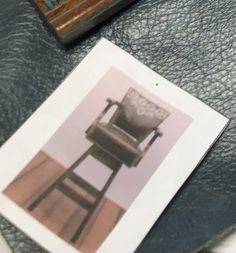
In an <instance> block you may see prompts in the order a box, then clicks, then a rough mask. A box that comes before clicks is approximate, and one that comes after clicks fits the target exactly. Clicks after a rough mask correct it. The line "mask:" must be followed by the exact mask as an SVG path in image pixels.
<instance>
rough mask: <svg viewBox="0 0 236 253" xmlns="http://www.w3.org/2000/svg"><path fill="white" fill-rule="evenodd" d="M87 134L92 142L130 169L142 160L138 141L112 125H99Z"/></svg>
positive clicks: (90, 129) (94, 126)
mask: <svg viewBox="0 0 236 253" xmlns="http://www.w3.org/2000/svg"><path fill="white" fill-rule="evenodd" d="M86 133H87V138H88V139H89V140H90V141H92V142H93V143H94V144H96V145H97V146H99V147H100V148H102V149H104V150H105V151H106V152H108V153H109V154H111V155H112V156H114V157H115V158H116V159H118V160H119V161H121V162H122V163H124V164H126V165H127V166H128V167H133V166H135V165H136V164H137V162H138V161H139V160H140V159H141V155H142V151H141V149H140V148H139V144H138V143H137V141H136V140H135V139H133V138H132V137H130V136H129V135H127V134H126V133H125V132H123V131H122V130H121V129H119V128H117V127H115V126H114V125H112V124H105V123H98V124H97V125H93V126H91V127H90V128H89V129H88V130H87V131H86Z"/></svg>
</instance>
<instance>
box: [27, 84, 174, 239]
mask: <svg viewBox="0 0 236 253" xmlns="http://www.w3.org/2000/svg"><path fill="white" fill-rule="evenodd" d="M113 107H116V110H115V111H114V113H113V115H112V116H111V117H110V119H109V120H108V122H104V120H103V119H104V117H105V115H106V114H107V113H108V111H109V110H110V109H111V108H113ZM168 116H169V112H168V111H167V110H165V109H163V108H161V107H160V106H158V105H156V104H155V103H153V102H151V101H150V100H149V99H147V98H146V97H144V96H143V95H142V94H140V93H139V92H138V91H137V90H136V89H134V88H129V89H128V90H127V92H126V94H125V95H124V97H123V99H122V100H121V101H116V100H113V99H111V98H107V105H106V107H105V108H104V110H103V111H102V112H101V113H100V114H99V115H98V117H97V118H96V119H95V120H94V122H93V123H92V124H91V125H90V126H89V128H88V129H87V130H86V132H85V136H86V138H87V139H88V140H89V141H90V142H91V143H92V145H91V146H90V147H89V148H88V149H87V150H86V151H85V152H84V153H83V154H82V155H81V156H80V157H79V158H78V159H77V160H76V161H75V162H74V163H73V165H72V166H71V167H70V168H68V169H67V170H66V171H65V172H64V173H63V174H62V175H60V177H59V178H58V179H56V180H55V181H54V182H53V183H52V184H51V185H50V186H48V188H47V189H45V190H44V191H43V192H42V193H41V195H40V196H38V197H36V199H35V200H34V201H33V202H32V203H31V204H30V206H29V207H28V209H29V210H30V211H31V212H32V211H33V210H34V209H35V208H37V206H39V205H40V203H41V202H42V201H43V200H44V199H45V198H47V196H48V195H49V194H50V193H51V192H52V191H53V190H54V189H57V190H59V191H61V192H62V193H63V194H65V195H66V196H67V197H69V198H70V199H72V200H73V201H75V202H76V203H77V204H78V205H80V206H81V207H83V208H84V209H85V210H86V211H87V213H86V216H85V218H84V219H83V221H82V222H81V223H80V224H79V225H78V229H77V230H76V232H75V233H74V235H73V236H72V237H71V242H72V243H74V242H76V241H77V239H78V238H79V236H80V234H81V232H82V231H83V229H84V228H85V226H86V224H87V223H88V221H89V219H90V218H91V216H92V215H93V213H94V211H95V209H96V207H97V206H98V204H99V202H100V201H101V199H102V197H103V196H104V194H105V193H106V191H107V190H108V188H109V187H110V185H111V183H112V182H113V180H114V178H115V177H116V175H117V173H118V172H119V170H120V168H121V166H122V165H125V166H126V167H128V168H133V167H136V166H138V164H139V162H140V161H141V160H142V159H143V158H144V157H145V154H146V153H147V152H148V150H149V149H150V147H151V146H152V144H153V143H154V142H155V141H156V139H157V138H158V137H161V136H162V135H163V134H165V133H162V132H161V130H160V129H159V128H158V127H159V125H160V124H161V123H162V122H163V121H164V120H165V119H166V118H167V117H168ZM145 140H148V141H147V144H145V146H144V147H143V148H142V147H141V144H142V142H143V141H145ZM88 156H92V157H93V158H95V159H96V160H97V161H98V162H100V163H102V164H104V165H105V166H107V167H108V168H109V169H110V170H111V171H112V173H111V174H110V176H109V178H108V179H107V181H106V182H105V184H104V186H103V188H102V190H100V191H99V190H97V189H96V188H95V187H94V186H92V185H91V184H89V183H88V182H87V181H86V180H84V179H83V178H82V177H80V176H79V175H77V173H76V172H75V169H76V168H78V166H79V165H80V164H81V163H82V162H83V161H84V160H85V159H86V158H87V157H88ZM68 179H69V180H70V181H71V182H72V183H74V184H76V185H78V186H79V187H81V188H82V189H83V190H84V191H86V192H87V193H88V194H89V195H91V196H92V197H93V201H92V202H90V201H88V200H87V199H84V198H83V197H82V196H80V195H78V194H77V193H76V192H75V191H73V189H72V188H70V187H69V186H68V185H66V184H65V183H64V182H65V180H68Z"/></svg>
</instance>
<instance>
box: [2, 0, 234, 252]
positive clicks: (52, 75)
mask: <svg viewBox="0 0 236 253" xmlns="http://www.w3.org/2000/svg"><path fill="white" fill-rule="evenodd" d="M235 23H236V2H235V0H221V1H216V0H181V1H180V0H179V1H178V0H162V1H161V0H159V1H158V0H139V1H136V3H135V4H133V5H132V6H131V7H129V8H128V9H127V10H126V11H125V12H122V13H121V14H119V15H117V16H116V17H114V18H113V19H110V20H109V21H108V22H106V24H104V25H103V26H100V27H99V28H97V29H95V30H94V31H93V32H92V33H90V34H89V35H87V36H86V37H84V38H82V39H81V40H80V41H78V42H77V45H76V46H74V47H73V48H71V49H70V50H64V49H63V48H62V47H61V46H60V45H59V44H58V42H57V41H56V39H55V38H54V37H53V36H52V35H51V33H50V32H48V30H47V29H46V28H45V26H44V25H43V24H42V22H41V19H40V18H39V17H38V14H37V13H36V12H35V10H34V8H33V6H32V5H31V4H30V2H29V1H27V0H21V1H19V0H8V1H4V0H1V8H0V24H1V25H0V113H1V117H0V142H1V144H3V143H4V142H5V141H6V140H7V139H8V137H10V136H11V134H13V133H14V131H16V130H17V128H18V127H20V125H21V124H22V123H23V122H24V121H25V120H26V119H27V118H28V117H29V116H30V115H31V114H32V113H33V111H34V110H35V109H36V108H37V107H38V106H39V105H40V104H41V103H42V102H43V101H44V100H45V99H46V98H47V97H48V96H49V95H50V94H51V93H52V91H53V90H54V89H55V88H56V87H57V86H58V85H59V84H60V82H61V81H62V80H63V78H65V76H66V75H67V74H68V73H69V72H70V71H71V70H72V69H73V68H74V67H75V66H76V64H78V63H79V62H80V61H81V60H82V58H83V57H84V56H85V55H86V54H87V53H88V52H89V50H90V49H91V48H92V47H93V46H94V45H95V43H96V42H97V41H98V40H99V39H100V38H101V37H102V36H104V37H106V38H108V39H109V40H112V41H114V42H115V43H116V44H117V45H119V46H120V47H121V48H124V49H125V50H127V51H128V52H129V53H131V54H132V55H134V56H135V57H137V58H138V59H139V60H140V61H142V62H143V63H145V64H147V65H148V66H149V67H151V68H152V69H154V70H155V71H157V72H159V73H160V74H162V75H163V76H164V77H166V78H167V79H169V80H170V81H172V82H174V83H176V84H177V85H178V86H180V87H182V88H183V89H185V90H186V91H188V92H190V93H191V94H193V95H195V96H197V97H198V98H200V99H201V100H203V101H204V102H206V103H207V104H208V105H210V106H212V107H213V108H215V109H216V110H218V111H220V112H221V113H223V114H225V115H226V116H228V117H229V118H230V119H231V123H230V125H229V127H228V128H227V130H226V132H225V133H224V134H223V136H222V138H221V139H220V141H219V142H217V143H216V145H215V146H214V148H213V149H212V151H211V152H210V153H209V155H208V156H207V158H206V159H205V160H204V161H203V163H202V164H201V165H200V166H199V167H198V169H197V170H196V172H195V173H194V174H193V175H192V176H191V177H190V179H189V180H188V181H187V183H186V184H185V185H184V187H183V188H182V189H181V190H180V192H179V193H178V194H177V196H176V197H175V198H174V200H173V202H172V203H171V204H170V205H169V207H168V208H167V209H166V211H165V212H164V214H163V215H162V216H161V218H160V219H159V221H158V222H157V223H156V225H155V226H154V227H153V229H152V230H151V232H150V233H149V235H148V236H147V238H146V239H145V240H144V242H143V243H142V244H141V246H140V247H139V249H138V250H137V252H138V253H151V252H155V253H189V252H191V251H192V250H194V249H195V248H198V247H199V246H200V244H202V243H204V242H205V241H207V240H208V239H210V238H211V236H213V235H215V234H217V233H218V232H219V231H220V230H221V229H224V228H225V227H227V226H228V225H230V224H232V223H233V222H235V221H236V194H235V193H236V184H235V182H236V180H235V179H236V67H235V62H236V35H235V34H236V29H235ZM5 169H7V168H5ZM176 169H181V168H176ZM157 187H158V186H157ZM0 229H1V230H2V231H3V233H4V234H5V235H6V237H7V239H8V240H9V242H10V244H11V246H12V247H13V248H14V252H17V253H28V252H30V253H31V252H45V251H43V250H41V249H40V248H39V247H38V246H36V245H35V244H34V243H33V242H31V241H30V240H29V239H27V238H26V237H25V236H24V235H22V234H21V233H20V232H19V231H17V230H16V229H15V228H14V227H12V226H11V225H9V223H8V222H7V221H5V220H4V219H3V218H1V221H0Z"/></svg>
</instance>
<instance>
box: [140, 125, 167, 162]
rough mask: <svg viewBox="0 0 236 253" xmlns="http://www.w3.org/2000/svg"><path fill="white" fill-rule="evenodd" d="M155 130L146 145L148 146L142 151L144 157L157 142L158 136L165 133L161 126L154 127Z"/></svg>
mask: <svg viewBox="0 0 236 253" xmlns="http://www.w3.org/2000/svg"><path fill="white" fill-rule="evenodd" d="M153 131H154V134H153V136H152V138H151V139H150V141H149V142H148V144H147V145H146V147H145V148H144V149H143V151H142V157H144V155H145V154H146V153H147V151H148V150H149V149H150V147H151V146H152V144H153V143H154V142H155V140H156V139H157V137H162V135H163V133H162V132H161V130H160V129H159V128H155V129H153Z"/></svg>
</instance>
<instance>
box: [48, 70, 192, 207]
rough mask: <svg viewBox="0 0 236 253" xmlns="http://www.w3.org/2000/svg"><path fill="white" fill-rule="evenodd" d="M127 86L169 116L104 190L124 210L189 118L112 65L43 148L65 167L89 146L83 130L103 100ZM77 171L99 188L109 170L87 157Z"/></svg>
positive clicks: (118, 95) (114, 96)
mask: <svg viewBox="0 0 236 253" xmlns="http://www.w3.org/2000/svg"><path fill="white" fill-rule="evenodd" d="M78 85H80V84H78ZM129 87H133V88H134V89H136V90H138V91H139V92H140V93H141V94H143V95H144V96H145V97H147V98H149V99H150V100H151V101H152V102H154V103H155V104H157V105H159V106H161V107H163V108H164V109H166V110H167V111H169V112H170V116H169V117H168V118H167V119H166V120H165V121H164V122H163V123H162V124H161V125H160V129H161V130H162V132H163V137H162V138H158V139H157V140H156V141H155V143H154V144H153V145H152V146H151V148H150V150H149V151H148V153H147V154H146V155H145V157H144V158H143V160H142V161H141V162H140V163H139V165H138V166H137V167H134V168H127V167H126V166H125V165H123V166H122V168H121V170H120V172H119V173H118V175H117V177H116V178H115V180H114V181H113V183H112V185H111V186H110V188H109V189H108V191H107V193H106V197H108V198H110V199H111V200H112V201H114V202H116V203H117V204H118V205H120V206H121V207H123V208H124V209H128V207H129V206H130V204H131V203H132V202H133V201H134V199H135V198H136V196H137V195H138V194H139V192H140V191H141V190H142V188H143V187H144V185H145V184H146V183H147V182H148V180H149V179H150V177H151V176H152V175H153V173H154V172H155V171H156V170H157V169H158V166H159V165H160V164H161V162H162V161H163V159H164V158H165V157H166V155H168V153H169V152H170V150H171V148H172V147H173V146H174V145H175V143H176V142H177V141H178V139H179V138H180V137H181V135H182V134H183V133H184V132H185V130H186V129H187V128H188V126H189V125H190V124H191V122H192V119H191V118H190V117H189V116H187V115H186V114H184V113H182V112H181V111H179V110H177V109H176V108H173V107H172V106H170V105H169V104H167V103H166V102H165V101H164V100H162V99H161V98H158V97H156V96H154V95H152V94H151V93H150V92H149V91H147V90H146V89H144V88H143V87H142V86H139V85H138V84H137V83H136V82H134V81H133V80H131V79H130V78H129V77H127V76H126V75H125V74H124V73H122V72H120V71H118V70H117V69H115V68H111V69H110V70H109V71H108V72H107V73H106V74H105V76H104V77H103V78H102V79H101V80H100V81H99V83H98V84H97V85H96V87H95V88H94V89H93V90H92V91H91V92H90V93H89V95H88V96H87V97H86V99H84V100H83V101H82V103H80V104H79V105H78V107H77V108H76V110H75V111H74V112H73V113H72V115H70V116H69V118H68V119H67V120H66V121H65V123H64V124H63V125H62V126H61V127H60V129H59V130H58V131H57V132H56V134H55V135H54V136H53V137H52V138H51V139H50V140H49V142H48V143H47V145H46V146H45V147H44V148H43V151H44V152H46V153H47V154H48V155H49V156H51V157H52V158H54V159H55V160H57V161H58V162H59V163H61V164H62V165H63V166H64V167H66V168H68V167H69V166H70V165H71V164H72V163H73V162H74V161H75V160H76V159H78V158H79V157H80V155H81V154H82V153H83V152H85V151H86V149H88V147H90V145H91V143H90V142H89V141H88V140H87V139H86V138H85V130H86V129H87V128H88V127H89V126H90V124H91V123H92V122H93V121H94V120H95V118H96V117H97V116H98V115H99V113H100V112H101V111H102V110H103V109H104V107H105V106H106V105H107V103H106V99H107V98H108V97H110V98H112V99H116V100H118V101H121V100H122V98H123V96H124V95H125V93H126V92H127V90H128V88H129ZM114 110H115V107H114V108H113V109H112V110H111V111H110V112H109V114H108V115H107V116H106V120H107V119H108V118H109V116H110V115H112V113H113V112H114ZM176 169H181V168H176ZM76 172H77V173H78V174H79V175H80V176H81V177H83V178H84V179H86V180H87V181H89V182H90V183H91V184H93V185H94V186H95V187H97V188H98V189H101V188H102V186H103V184H104V182H105V181H106V178H107V177H108V175H109V173H110V170H109V169H108V168H106V167H105V166H104V165H102V164H100V163H99V162H98V161H96V160H95V159H93V158H92V157H89V158H88V159H86V160H85V162H84V163H82V164H81V165H80V166H79V168H77V169H76ZM157 187H158V186H157Z"/></svg>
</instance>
